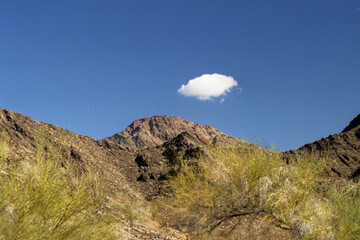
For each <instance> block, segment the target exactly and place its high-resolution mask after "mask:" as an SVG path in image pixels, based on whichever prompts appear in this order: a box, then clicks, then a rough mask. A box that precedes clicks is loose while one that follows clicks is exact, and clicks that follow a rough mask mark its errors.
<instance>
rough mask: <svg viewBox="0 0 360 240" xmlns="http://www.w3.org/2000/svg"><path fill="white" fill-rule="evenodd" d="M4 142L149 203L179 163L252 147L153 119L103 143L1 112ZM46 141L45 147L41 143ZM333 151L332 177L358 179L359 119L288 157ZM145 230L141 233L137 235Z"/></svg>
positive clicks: (13, 151) (207, 129)
mask: <svg viewBox="0 0 360 240" xmlns="http://www.w3.org/2000/svg"><path fill="white" fill-rule="evenodd" d="M0 137H1V138H2V140H6V141H7V142H8V145H9V151H8V161H19V162H21V161H32V159H34V158H35V157H36V152H37V149H38V148H40V147H44V149H45V150H48V149H49V146H55V148H56V146H58V147H61V149H62V152H61V154H62V160H61V161H62V166H64V167H65V168H66V164H67V162H69V161H71V162H76V163H78V164H79V165H84V166H86V165H90V166H92V167H93V168H94V169H95V171H97V172H98V173H99V174H101V176H103V177H104V178H105V179H106V182H107V187H108V188H109V189H111V197H112V198H116V196H117V194H118V193H121V192H126V193H127V194H129V195H131V196H134V198H136V197H138V196H140V197H144V198H145V199H153V198H156V197H157V196H159V195H162V194H163V192H162V186H164V184H166V182H167V180H168V177H169V174H170V175H171V173H172V171H174V169H175V170H176V161H178V159H183V160H186V161H191V162H194V163H195V164H196V163H197V162H198V159H199V158H200V156H201V155H203V154H206V151H205V150H206V149H207V148H208V147H209V146H214V145H215V146H217V147H221V146H229V144H232V145H234V144H235V145H236V146H239V147H248V146H251V144H249V143H247V142H245V141H243V140H241V139H238V138H233V137H230V136H228V135H226V134H224V133H221V132H220V131H219V130H217V129H215V128H213V127H211V126H206V125H200V124H196V123H193V122H191V121H189V120H186V119H183V118H180V117H175V118H172V117H168V116H154V117H152V118H144V119H139V120H135V121H134V122H133V123H132V124H131V125H129V127H127V128H126V129H125V130H124V131H123V132H121V133H119V134H115V135H114V136H113V137H110V138H105V139H103V140H95V139H93V138H91V137H88V136H81V135H77V134H75V133H72V132H70V131H67V130H65V129H62V128H59V127H56V126H54V125H51V124H47V123H41V122H38V121H35V120H33V119H31V118H30V117H27V116H24V115H22V114H20V113H15V112H12V111H8V110H4V109H0ZM39 140H41V141H43V143H42V144H43V145H42V144H41V143H40V142H39ZM329 148H330V150H331V151H329V156H328V159H329V163H330V165H331V169H332V173H333V175H334V176H336V177H339V178H342V179H355V178H358V177H359V175H360V115H358V116H357V117H356V118H355V119H354V120H353V121H351V122H350V124H349V125H348V126H347V127H346V128H345V129H344V130H343V131H342V132H341V133H339V134H334V135H331V136H329V137H327V138H323V139H320V140H318V141H315V142H314V143H310V144H306V145H304V146H303V147H301V148H299V149H296V150H292V151H289V152H286V153H284V155H285V157H286V155H287V154H296V153H297V152H298V151H304V150H305V151H310V152H325V151H327V150H328V149H329ZM129 228H130V230H129V232H130V238H129V239H186V237H184V236H183V235H182V234H178V233H176V231H172V230H171V232H172V233H171V234H172V235H171V236H170V235H168V234H165V235H164V234H163V233H160V232H158V231H157V230H156V229H151V228H149V227H144V226H139V225H133V226H130V227H129ZM139 229H141V231H139Z"/></svg>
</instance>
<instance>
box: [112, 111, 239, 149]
mask: <svg viewBox="0 0 360 240" xmlns="http://www.w3.org/2000/svg"><path fill="white" fill-rule="evenodd" d="M182 132H188V133H191V134H193V135H195V136H196V137H197V138H198V139H199V140H200V141H202V142H203V143H206V144H215V145H221V144H224V143H229V142H230V141H233V140H235V138H233V137H230V136H228V135H226V134H224V133H222V132H220V131H219V130H217V129H216V128H213V127H211V126H208V125H200V124H197V123H194V122H191V121H189V120H187V119H184V118H181V117H169V116H154V117H151V118H142V119H138V120H135V121H134V122H132V123H131V124H130V125H129V126H128V127H127V128H126V129H125V130H124V131H122V132H120V133H117V134H115V135H113V136H112V137H108V138H105V140H109V141H112V142H114V143H116V144H119V145H120V146H122V147H124V148H125V147H127V148H131V149H143V148H150V147H155V146H159V145H161V144H163V143H165V142H168V141H170V140H171V139H173V138H175V137H176V136H178V135H179V134H180V133H182ZM236 140H237V141H238V142H243V141H242V140H241V139H236Z"/></svg>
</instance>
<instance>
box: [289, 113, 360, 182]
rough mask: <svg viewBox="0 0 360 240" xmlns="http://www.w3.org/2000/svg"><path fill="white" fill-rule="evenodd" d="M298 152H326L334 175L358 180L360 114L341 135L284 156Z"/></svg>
mask: <svg viewBox="0 0 360 240" xmlns="http://www.w3.org/2000/svg"><path fill="white" fill-rule="evenodd" d="M299 151H308V152H318V153H321V152H322V153H324V152H328V159H329V161H330V166H331V170H332V172H333V174H334V175H336V176H338V177H341V178H346V179H354V178H358V177H359V176H360V114H359V115H358V116H357V117H356V118H354V119H353V120H352V121H351V122H350V124H349V125H348V126H347V127H346V128H345V129H344V130H343V131H342V132H341V133H339V134H334V135H330V136H328V137H327V138H322V139H320V140H318V141H315V142H313V143H309V144H306V145H304V146H302V147H300V148H299V149H296V150H292V151H289V152H287V153H285V154H295V153H297V152H299Z"/></svg>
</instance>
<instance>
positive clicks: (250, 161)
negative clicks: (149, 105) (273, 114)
mask: <svg viewBox="0 0 360 240" xmlns="http://www.w3.org/2000/svg"><path fill="white" fill-rule="evenodd" d="M7 141H8V139H7V138H6V136H2V137H1V141H0V239H127V234H126V231H127V230H124V226H130V227H131V226H132V224H133V223H140V224H145V225H146V224H147V223H148V222H151V224H153V223H154V222H156V223H160V226H156V227H157V228H159V229H160V228H161V226H163V227H164V228H166V227H172V228H175V229H177V230H179V231H182V232H185V233H187V234H189V236H190V237H191V238H194V239H197V238H199V239H217V238H222V239H224V238H229V239H232V238H234V239H237V238H236V234H237V232H236V230H234V229H236V228H237V227H238V228H241V227H239V224H233V225H232V227H231V228H232V230H234V231H231V233H232V234H230V235H229V236H228V237H224V236H221V235H219V234H221V233H222V232H221V231H219V229H220V228H221V227H222V226H224V225H226V224H228V223H229V222H231V221H232V220H234V219H240V220H237V221H238V222H240V221H241V218H243V217H245V218H246V217H251V218H254V219H256V220H257V223H259V224H263V223H267V224H269V225H271V226H275V230H276V229H278V230H279V231H285V232H289V233H290V235H287V236H292V237H296V238H299V239H359V238H360V208H359V206H360V184H359V183H358V182H357V181H347V180H336V179H334V178H331V177H329V174H328V173H329V166H328V162H329V161H328V159H327V154H326V152H324V153H323V154H312V153H308V152H300V153H297V154H296V155H294V156H293V157H291V158H289V159H288V161H284V160H283V158H282V157H281V153H279V152H276V151H273V150H265V149H264V148H260V147H258V146H252V147H247V148H240V147H236V146H232V147H227V148H224V147H221V148H220V147H218V148H215V147H208V149H207V150H206V152H207V155H204V154H200V149H198V148H197V150H198V151H196V153H197V154H195V155H194V154H193V155H194V156H195V157H196V158H197V159H196V160H194V159H191V160H189V159H186V158H184V156H182V154H180V153H177V152H176V150H171V152H170V153H171V154H170V153H169V154H167V157H168V159H169V162H168V164H169V166H170V171H169V174H168V179H169V180H168V182H167V184H165V185H164V191H163V192H164V193H165V194H164V195H162V196H158V197H157V198H155V199H154V200H152V201H146V200H144V198H143V197H142V196H137V197H136V198H134V197H133V198H129V196H128V195H127V194H126V193H118V194H117V195H112V196H111V194H110V195H109V193H108V192H107V191H106V189H107V187H106V186H105V183H104V181H103V180H102V179H101V177H99V175H98V174H97V173H96V171H94V170H93V169H92V167H91V166H88V165H86V164H85V163H82V164H79V163H76V162H71V161H70V162H69V161H67V162H64V161H63V154H64V152H66V151H65V148H66V138H64V139H63V140H62V141H60V144H57V145H56V146H54V144H50V143H49V142H46V138H45V137H39V140H37V144H36V145H37V153H36V157H35V158H34V159H32V160H31V161H23V160H22V159H12V160H11V161H10V160H9V158H7V154H8V153H9V151H10V150H9V148H8V143H7ZM84 164H85V165H84ZM249 224H251V223H249ZM128 230H129V229H128ZM253 230H254V231H256V229H253V228H249V229H248V231H250V232H251V231H253ZM272 231H274V230H272ZM284 238H285V239H289V237H284Z"/></svg>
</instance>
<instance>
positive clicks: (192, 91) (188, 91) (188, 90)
mask: <svg viewBox="0 0 360 240" xmlns="http://www.w3.org/2000/svg"><path fill="white" fill-rule="evenodd" d="M236 86H238V83H237V82H236V81H235V79H234V78H233V77H231V76H225V75H221V74H217V73H214V74H204V75H202V76H200V77H197V78H194V79H191V80H189V82H188V83H187V84H186V85H184V84H183V85H181V87H180V88H179V89H178V90H177V91H178V93H180V94H182V95H184V96H186V97H195V98H197V99H199V100H213V98H216V97H220V96H225V95H226V94H227V93H229V92H230V91H231V89H232V88H233V87H236ZM223 101H224V98H222V99H221V100H220V102H223Z"/></svg>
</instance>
